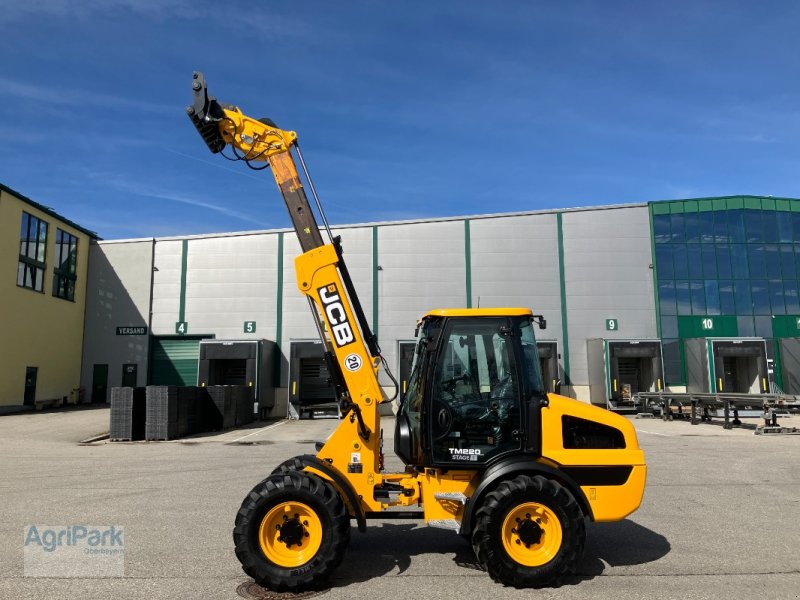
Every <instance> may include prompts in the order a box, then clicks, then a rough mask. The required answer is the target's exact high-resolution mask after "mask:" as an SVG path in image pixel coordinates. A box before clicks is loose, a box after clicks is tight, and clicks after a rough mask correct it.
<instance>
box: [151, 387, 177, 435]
mask: <svg viewBox="0 0 800 600" xmlns="http://www.w3.org/2000/svg"><path fill="white" fill-rule="evenodd" d="M179 428H180V427H179V417H178V387H177V386H174V385H148V386H147V410H146V420H145V439H146V440H174V439H177V438H178V437H180V436H179Z"/></svg>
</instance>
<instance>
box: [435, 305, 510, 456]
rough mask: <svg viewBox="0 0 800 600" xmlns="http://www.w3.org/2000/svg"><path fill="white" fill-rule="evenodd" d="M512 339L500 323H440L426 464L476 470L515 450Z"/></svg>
mask: <svg viewBox="0 0 800 600" xmlns="http://www.w3.org/2000/svg"><path fill="white" fill-rule="evenodd" d="M517 373H518V371H517V365H516V361H515V352H514V335H513V330H512V327H511V323H510V320H509V319H507V318H504V317H497V318H495V317H480V318H477V317H476V318H469V317H467V318H451V319H448V320H447V322H446V323H445V326H444V329H443V331H442V335H441V337H440V339H439V344H438V356H437V358H436V363H435V366H434V369H433V376H432V378H431V382H430V398H431V400H430V410H429V411H428V419H427V425H428V433H429V444H428V447H429V449H430V453H431V458H432V461H431V462H432V464H433V465H435V466H443V465H447V466H455V465H459V466H460V467H462V468H472V467H479V466H481V465H483V464H485V463H486V462H488V461H490V460H492V459H493V458H495V457H497V456H500V455H502V454H505V453H509V452H515V451H518V450H520V447H521V439H522V435H521V424H520V381H519V377H518V375H517Z"/></svg>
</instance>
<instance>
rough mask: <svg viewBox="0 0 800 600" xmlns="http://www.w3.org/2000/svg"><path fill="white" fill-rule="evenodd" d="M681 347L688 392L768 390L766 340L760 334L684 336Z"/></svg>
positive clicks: (712, 392) (748, 392)
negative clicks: (684, 353)
mask: <svg viewBox="0 0 800 600" xmlns="http://www.w3.org/2000/svg"><path fill="white" fill-rule="evenodd" d="M685 351H686V390H687V391H688V392H696V393H711V394H716V393H721V392H728V393H731V394H765V393H767V392H769V372H768V366H767V343H766V341H765V340H764V339H763V338H693V339H689V340H686V346H685Z"/></svg>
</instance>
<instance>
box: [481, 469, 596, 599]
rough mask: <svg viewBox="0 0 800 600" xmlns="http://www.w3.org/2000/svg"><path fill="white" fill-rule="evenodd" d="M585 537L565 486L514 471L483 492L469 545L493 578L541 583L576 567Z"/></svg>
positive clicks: (512, 582)
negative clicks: (492, 488) (508, 478)
mask: <svg viewBox="0 0 800 600" xmlns="http://www.w3.org/2000/svg"><path fill="white" fill-rule="evenodd" d="M585 539H586V526H585V523H584V519H583V514H582V513H581V510H580V507H579V506H578V503H577V502H576V501H575V498H574V497H573V496H572V494H570V493H569V491H567V489H566V488H565V487H563V486H562V485H560V484H559V483H558V482H555V481H552V480H550V479H547V478H545V477H542V476H539V475H537V476H533V477H532V476H529V475H519V476H518V477H516V478H514V479H512V480H509V481H504V482H502V483H501V484H500V485H498V486H497V488H496V489H495V490H493V491H492V492H490V493H488V494H487V495H486V498H485V500H484V502H483V505H482V506H481V508H480V509H479V510H478V512H477V514H476V521H475V528H474V532H473V536H472V545H473V548H474V550H475V554H476V556H477V557H478V561H479V562H480V563H481V564H482V565H483V567H484V568H485V569H486V570H487V571H488V573H489V575H490V576H491V577H492V579H494V580H495V581H498V582H500V583H503V584H505V585H511V586H514V587H544V586H548V585H558V584H559V583H560V581H561V579H562V578H563V577H564V576H565V575H567V574H570V573H573V572H574V571H575V568H576V566H577V563H578V561H579V560H580V558H581V555H582V554H583V546H584V542H585Z"/></svg>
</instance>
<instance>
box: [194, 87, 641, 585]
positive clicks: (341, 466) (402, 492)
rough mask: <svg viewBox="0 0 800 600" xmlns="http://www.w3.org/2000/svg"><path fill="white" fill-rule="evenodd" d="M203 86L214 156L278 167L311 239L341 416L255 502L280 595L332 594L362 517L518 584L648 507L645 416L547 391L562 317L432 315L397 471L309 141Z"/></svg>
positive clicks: (262, 486) (198, 110) (360, 317)
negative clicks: (406, 526) (438, 535)
mask: <svg viewBox="0 0 800 600" xmlns="http://www.w3.org/2000/svg"><path fill="white" fill-rule="evenodd" d="M192 89H193V94H194V96H193V97H194V100H193V103H192V105H190V106H189V107H187V113H188V115H189V117H190V119H191V121H192V123H193V124H194V125H195V127H196V128H197V131H198V132H199V133H200V135H201V136H202V138H203V140H204V141H205V143H206V145H207V146H208V148H209V149H210V150H211V152H213V153H222V151H223V150H224V149H225V148H226V147H230V150H231V152H232V153H233V155H232V156H227V158H231V159H233V160H240V161H244V162H245V163H246V164H247V165H248V166H250V167H251V168H254V169H263V168H266V167H267V166H269V167H271V168H272V174H273V175H274V177H275V181H276V182H277V184H278V187H279V188H280V191H281V194H282V196H283V199H284V201H285V203H286V207H287V208H288V210H289V215H290V217H291V220H292V224H293V226H294V229H295V231H296V232H297V237H298V238H299V240H300V246H301V248H302V254H300V255H299V256H297V257H296V258H295V271H296V275H297V285H298V288H299V289H300V292H301V293H302V294H303V295H305V296H306V297H307V299H308V302H309V305H310V307H311V314H312V318H313V319H314V322H315V324H316V328H317V331H318V333H319V336H320V339H321V340H322V343H323V344H324V347H325V349H326V360H327V361H328V368H329V371H330V373H331V377H332V380H333V384H334V387H335V389H336V393H337V397H338V403H339V408H340V411H341V415H342V418H341V421H340V423H339V425H338V427H337V429H336V430H335V431H334V433H333V434H332V435H331V436H330V437H329V438H328V440H327V441H326V442H325V443H324V444H320V445H319V446H318V452H317V454H316V455H310V454H309V455H303V456H297V457H295V458H293V459H291V460H289V461H286V462H285V463H283V464H281V465H279V466H278V467H277V468H276V469H275V470H274V471H273V472H272V474H271V475H269V476H268V477H267V478H266V479H264V480H263V481H261V482H260V483H258V484H257V485H256V486H255V487H254V488H253V489H252V490H251V491H250V492H249V493H248V494H247V496H246V497H245V498H244V501H243V502H242V505H241V508H240V509H239V512H238V513H237V514H236V521H235V526H234V529H233V540H234V545H235V551H236V556H237V557H238V559H239V561H240V562H241V563H242V567H243V569H244V571H245V573H247V574H248V575H250V576H251V577H252V578H253V579H254V580H255V581H256V583H258V584H259V585H262V586H264V587H267V588H270V589H272V590H275V591H293V592H297V591H302V590H307V589H313V588H318V587H320V586H321V585H323V584H324V582H325V580H326V579H327V578H328V577H329V576H330V574H331V572H332V571H333V570H334V569H335V568H336V567H337V566H338V565H339V563H340V562H341V561H342V557H343V556H344V553H345V549H346V547H347V544H348V541H349V539H350V523H351V521H353V520H354V521H355V522H356V525H357V527H358V529H359V531H362V532H363V531H365V530H366V525H367V521H368V520H370V519H390V518H404V519H409V518H417V519H424V521H425V523H426V524H427V525H429V526H434V527H441V528H446V529H451V530H453V531H454V532H457V533H458V534H460V535H462V536H465V537H466V538H467V539H469V540H470V541H471V543H472V546H473V548H474V550H475V554H476V556H477V558H478V561H479V562H480V563H481V565H482V566H483V567H484V568H485V569H486V571H487V572H488V573H489V575H490V576H491V577H492V578H493V579H494V580H495V581H498V582H501V583H503V584H506V585H512V586H516V587H531V586H537V587H538V586H546V585H554V584H557V583H558V582H559V581H560V579H561V578H563V577H564V576H565V575H568V574H570V573H572V572H573V571H574V569H575V567H576V565H577V563H578V561H579V559H580V557H581V554H582V551H583V547H584V540H585V537H586V529H585V520H586V519H590V520H592V521H617V520H621V519H624V518H625V517H626V516H627V515H629V514H631V513H632V512H633V511H635V510H636V509H637V508H638V507H639V505H640V503H641V500H642V495H643V493H644V487H645V477H646V466H645V461H644V453H643V452H642V450H641V449H640V448H639V445H638V441H637V438H636V432H635V430H634V428H633V426H632V425H631V423H630V422H629V421H627V420H626V419H624V418H623V417H620V416H619V415H616V414H613V413H611V412H608V411H606V410H603V409H600V408H597V407H594V406H591V405H588V404H584V403H582V402H578V401H575V400H572V399H569V398H566V397H563V396H559V395H555V394H548V393H546V392H545V387H544V385H543V383H542V377H541V374H540V370H539V359H538V354H537V349H536V338H535V335H534V324H537V325H539V326H540V327H542V328H543V327H544V326H545V321H544V319H543V318H542V317H541V316H539V315H534V314H532V312H531V310H529V309H527V308H479V309H463V308H446V309H436V310H431V311H430V312H428V313H427V314H425V315H424V316H423V317H422V318H421V319H420V321H419V322H418V323H417V326H416V330H417V333H416V339H417V343H416V350H415V353H414V359H413V366H412V371H411V376H410V378H409V381H408V386H407V389H406V390H405V393H404V394H403V395H402V398H401V400H400V406H399V410H398V413H397V417H396V424H395V435H394V451H395V453H396V454H397V456H398V457H399V458H400V459H401V460H402V461H403V462H404V463H405V465H406V467H405V469H404V470H403V471H401V472H398V473H389V472H386V470H385V469H384V456H383V443H382V440H383V435H382V430H381V426H380V414H379V411H378V407H379V405H380V404H382V403H384V402H388V401H390V399H389V398H387V396H386V395H385V394H384V391H383V389H382V387H381V385H380V384H379V382H378V372H379V369H381V368H383V369H385V370H386V371H387V372H388V368H386V364H385V361H384V359H383V357H382V356H381V349H380V346H379V344H378V340H377V338H376V336H375V335H373V333H372V331H371V330H370V327H369V323H368V322H367V319H366V318H365V315H364V311H363V309H362V307H361V304H360V302H359V299H358V296H357V294H356V291H355V288H354V286H353V283H352V280H351V278H350V275H349V273H348V270H347V266H346V264H345V261H344V258H343V254H342V246H341V243H340V240H339V239H338V238H335V237H333V236H332V235H331V232H330V227H329V224H328V221H327V219H326V218H325V214H324V212H323V210H322V207H321V205H320V203H319V198H318V196H317V194H316V191H315V190H314V185H313V182H312V181H311V179H310V176H309V174H308V170H307V168H306V165H305V161H304V160H303V157H302V153H300V148H299V145H298V141H297V134H296V133H295V132H294V131H287V130H283V129H280V128H279V127H277V126H276V125H275V123H273V122H272V121H271V120H269V119H254V118H251V117H248V116H246V115H245V114H244V113H243V112H242V111H241V110H240V109H239V108H237V107H235V106H231V105H223V104H221V103H219V102H217V100H216V99H215V98H214V97H212V96H209V95H208V90H207V85H206V81H205V78H204V76H203V74H202V73H200V72H195V73H194V76H193V81H192ZM293 153H294V154H296V155H297V157H298V159H299V163H300V165H301V167H302V170H303V172H304V176H305V181H306V182H307V184H308V187H309V189H310V191H311V192H312V196H313V198H314V199H315V201H316V205H317V209H318V212H319V215H320V217H321V219H322V222H323V225H324V233H325V234H326V236H327V241H325V240H324V239H323V232H321V231H320V228H319V226H318V224H317V220H316V217H315V215H314V213H313V212H312V208H311V206H310V204H309V201H308V198H307V196H306V193H305V188H304V186H303V184H302V182H301V178H300V174H299V172H298V170H297V165H296V163H295V161H294V157H293ZM223 156H225V155H224V154H223ZM431 260H435V258H434V257H431ZM389 376H390V377H391V373H389ZM392 380H393V381H394V378H392ZM396 387H397V386H396V382H395V388H396ZM398 507H399V509H398Z"/></svg>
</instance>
